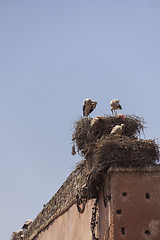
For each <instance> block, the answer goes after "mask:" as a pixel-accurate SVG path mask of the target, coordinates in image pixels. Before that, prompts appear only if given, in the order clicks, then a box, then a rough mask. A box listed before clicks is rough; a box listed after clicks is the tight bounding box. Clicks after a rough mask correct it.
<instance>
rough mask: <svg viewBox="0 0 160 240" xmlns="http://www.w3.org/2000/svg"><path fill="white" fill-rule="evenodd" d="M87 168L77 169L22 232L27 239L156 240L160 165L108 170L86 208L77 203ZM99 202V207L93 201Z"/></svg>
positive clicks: (159, 224) (159, 216)
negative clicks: (24, 231)
mask: <svg viewBox="0 0 160 240" xmlns="http://www.w3.org/2000/svg"><path fill="white" fill-rule="evenodd" d="M85 169H86V168H85V166H84V165H83V164H82V165H81V167H79V168H77V169H76V170H75V171H74V172H73V173H72V174H71V175H70V176H69V178H68V179H67V180H66V182H65V183H64V184H63V186H62V187H61V188H60V189H59V191H58V192H57V193H56V195H55V196H54V197H53V198H52V199H51V201H49V203H48V204H47V205H46V206H45V208H44V209H43V210H42V212H41V213H40V214H39V215H38V216H37V218H36V219H35V220H34V222H33V223H32V224H31V225H30V226H29V229H28V230H27V232H26V233H25V240H31V239H33V240H55V239H58V240H75V239H76V240H95V239H97V240H117V239H118V240H121V239H123V240H124V239H126V240H143V239H144V240H159V239H160V166H159V165H156V166H152V167H145V168H141V169H139V168H110V169H109V170H108V171H107V172H106V175H105V180H104V181H102V182H101V185H100V189H99V197H98V201H95V199H90V200H89V199H88V200H87V202H86V205H85V209H84V212H83V213H82V214H80V213H79V211H78V209H77V203H76V195H77V193H78V194H79V195H80V192H81V190H82V189H83V186H84V185H85V184H86V181H87V175H86V172H85ZM95 202H97V204H98V205H95Z"/></svg>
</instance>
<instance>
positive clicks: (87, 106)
mask: <svg viewBox="0 0 160 240" xmlns="http://www.w3.org/2000/svg"><path fill="white" fill-rule="evenodd" d="M96 105H97V102H96V101H92V100H91V99H90V98H87V99H86V100H85V101H84V103H83V116H85V117H88V115H89V114H90V113H91V112H92V111H93V110H94V109H95V107H96Z"/></svg>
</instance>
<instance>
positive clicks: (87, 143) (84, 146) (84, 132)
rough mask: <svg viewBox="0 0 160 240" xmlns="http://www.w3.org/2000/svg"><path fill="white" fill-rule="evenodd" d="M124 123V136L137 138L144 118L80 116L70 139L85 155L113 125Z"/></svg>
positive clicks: (107, 133)
mask: <svg viewBox="0 0 160 240" xmlns="http://www.w3.org/2000/svg"><path fill="white" fill-rule="evenodd" d="M122 123H123V124H125V136H128V137H132V138H137V137H138V136H139V135H140V133H141V132H142V131H143V129H144V120H143V119H142V118H139V117H137V116H134V115H133V116H131V115H127V116H125V120H123V118H122V117H121V116H119V117H113V116H105V117H97V118H82V119H81V120H79V121H77V122H76V123H75V125H74V133H73V135H72V140H73V142H74V144H76V147H77V151H78V152H79V151H80V152H81V154H82V155H83V156H85V155H86V154H87V153H88V151H90V149H92V148H93V147H94V145H95V143H96V142H97V140H99V139H100V138H101V137H104V136H106V135H109V134H110V132H111V130H112V128H113V127H114V126H115V125H117V124H118V125H120V124H122Z"/></svg>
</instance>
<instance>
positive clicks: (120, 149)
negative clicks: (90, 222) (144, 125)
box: [87, 135, 159, 195]
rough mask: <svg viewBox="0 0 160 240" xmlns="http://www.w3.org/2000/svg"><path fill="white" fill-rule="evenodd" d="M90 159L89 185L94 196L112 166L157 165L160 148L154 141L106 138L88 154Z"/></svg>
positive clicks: (97, 143)
mask: <svg viewBox="0 0 160 240" xmlns="http://www.w3.org/2000/svg"><path fill="white" fill-rule="evenodd" d="M89 157H90V158H89ZM88 159H90V160H91V162H90V171H89V172H88V181H87V185H88V186H89V189H90V191H91V192H92V195H95V191H96V189H98V186H99V183H100V182H101V181H103V179H104V176H105V172H106V171H107V170H108V169H109V168H110V167H111V166H114V167H125V168H126V167H127V168H129V167H136V168H142V167H146V166H151V165H155V164H157V163H158V162H159V147H158V145H157V144H156V143H155V141H154V140H142V139H141V140H137V139H134V138H129V137H126V136H112V135H110V136H104V137H102V138H101V139H99V140H98V141H97V142H96V144H95V147H94V149H92V150H91V151H90V152H89V153H88V154H87V160H88ZM96 186H97V187H96Z"/></svg>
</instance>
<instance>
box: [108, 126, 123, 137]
mask: <svg viewBox="0 0 160 240" xmlns="http://www.w3.org/2000/svg"><path fill="white" fill-rule="evenodd" d="M124 128H125V125H124V124H121V125H116V126H115V127H114V128H113V129H112V131H111V133H110V134H116V135H122V133H123V132H124Z"/></svg>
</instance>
